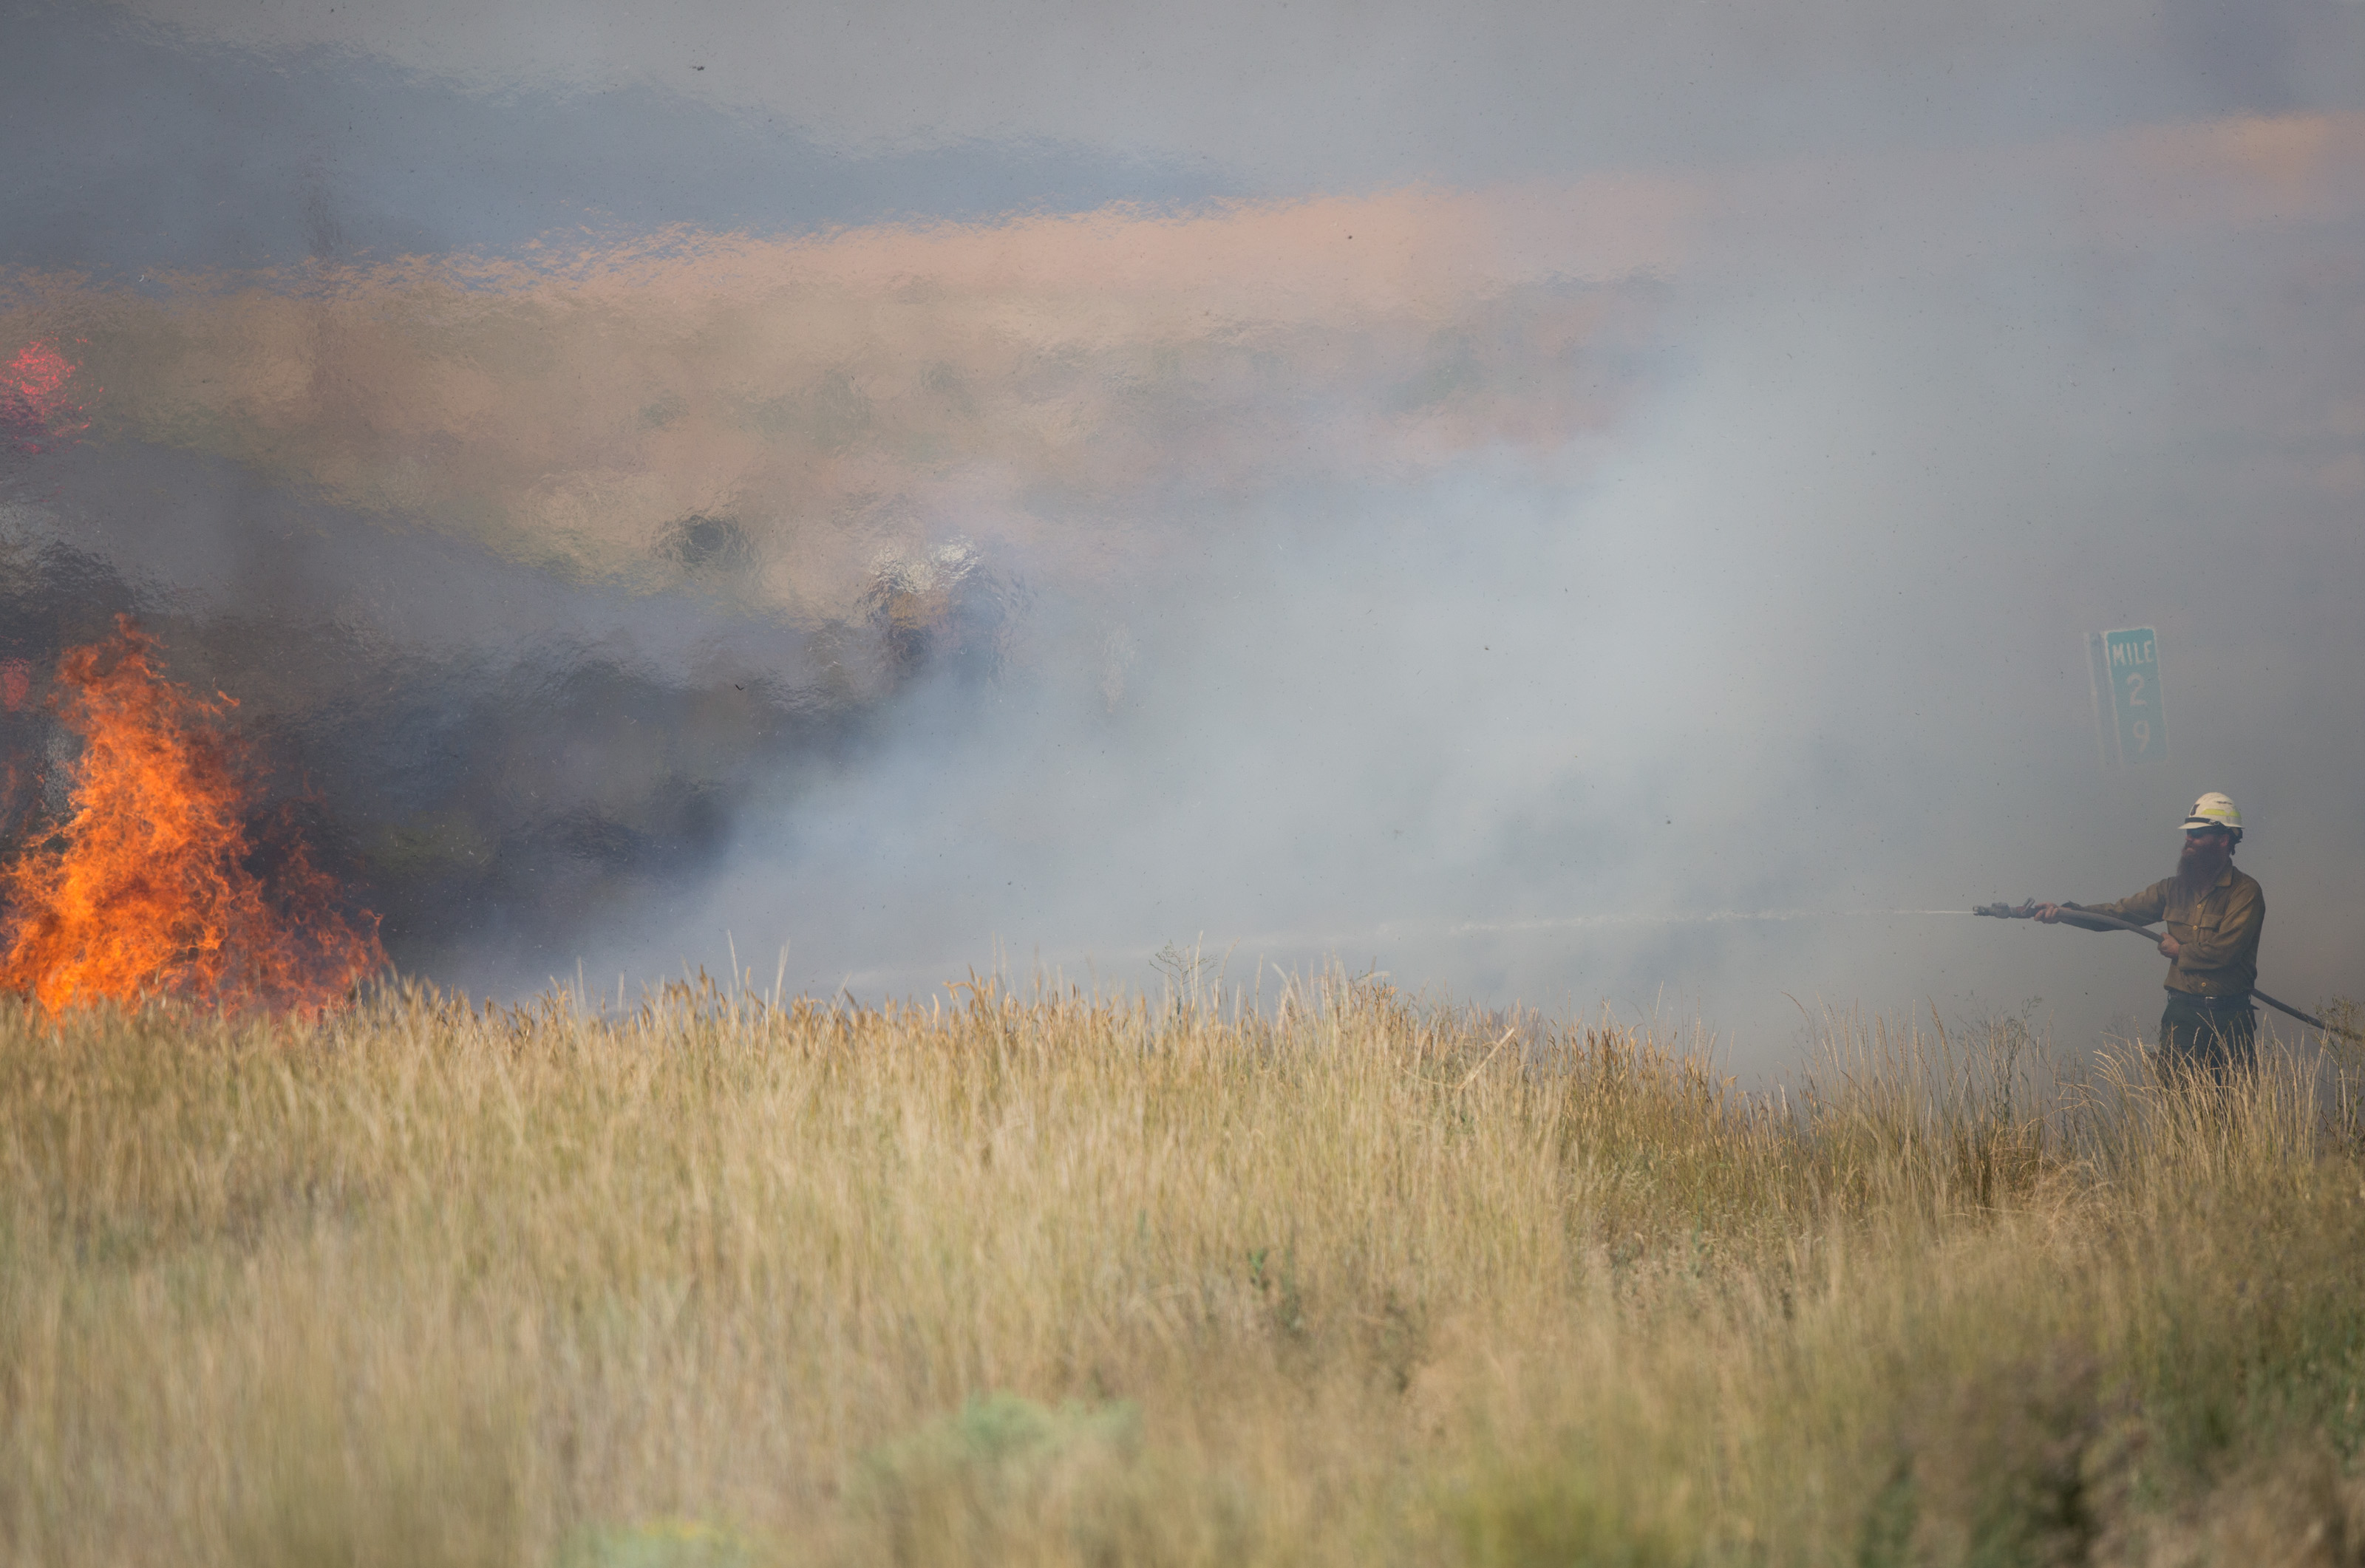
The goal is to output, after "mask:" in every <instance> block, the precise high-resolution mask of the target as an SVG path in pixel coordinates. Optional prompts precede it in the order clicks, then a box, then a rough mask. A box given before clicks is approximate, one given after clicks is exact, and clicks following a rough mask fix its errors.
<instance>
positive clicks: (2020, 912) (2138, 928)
mask: <svg viewBox="0 0 2365 1568" xmlns="http://www.w3.org/2000/svg"><path fill="white" fill-rule="evenodd" d="M2059 907H2060V910H2061V917H2060V918H2061V924H2064V925H2075V926H2078V927H2079V928H2081V929H2083V930H2087V931H2132V932H2134V933H2135V935H2138V936H2141V937H2145V938H2146V939H2147V940H2150V941H2153V942H2158V940H2159V933H2158V932H2157V931H2154V930H2153V929H2152V928H2151V927H2150V926H2148V925H2137V924H2135V922H2134V921H2132V920H2121V919H2120V918H2119V917H2118V916H2117V915H2115V914H2097V913H2094V912H2093V911H2091V910H2084V909H2079V907H2078V906H2077V905H2076V904H2074V903H2065V904H2062V905H2060V906H2059ZM1971 913H1973V914H1992V915H1994V916H1996V917H1997V918H1998V919H2000V920H2031V919H2034V918H2035V915H2036V901H2035V900H2034V899H2031V900H2030V901H2029V902H2026V903H2024V904H2022V905H2021V906H2020V907H2019V908H2018V909H2014V908H2012V905H2010V904H2008V903H1983V904H1981V905H1979V907H1978V908H1977V909H1975V910H1973V911H1971ZM2249 994H2250V995H2252V996H2254V997H2256V998H2258V999H2259V1001H2260V1002H2265V1003H2266V1004H2267V1005H2268V1006H2270V1007H2271V1008H2273V1009H2274V1010H2275V1011H2276V1012H2278V1013H2288V1014H2291V1015H2292V1017H2294V1018H2296V1019H2298V1020H2299V1021H2300V1022H2301V1023H2303V1024H2313V1025H2315V1026H2316V1027H2317V1028H2319V1029H2321V1030H2323V1031H2324V1032H2325V1033H2326V1034H2327V1035H2337V1034H2341V1033H2343V1031H2341V1030H2338V1029H2335V1028H2334V1027H2333V1026H2332V1025H2329V1024H2327V1023H2326V1022H2325V1021H2324V1020H2323V1019H2321V1018H2318V1017H2317V1016H2316V1015H2315V1014H2313V1013H2302V1012H2301V1011H2300V1010H2299V1009H2298V1008H2296V1007H2293V1006H2292V1004H2291V1003H2290V1002H2277V1001H2276V1000H2275V999H2274V998H2273V997H2271V996H2269V995H2268V994H2267V993H2266V992H2265V991H2260V990H2259V988H2258V987H2256V986H2252V987H2251V988H2250V991H2249Z"/></svg>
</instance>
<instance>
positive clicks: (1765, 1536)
mask: <svg viewBox="0 0 2365 1568" xmlns="http://www.w3.org/2000/svg"><path fill="white" fill-rule="evenodd" d="M2024 1044H2025V1041H2024V1038H2023V1036H2019V1035H2017V1034H2016V1033H2014V1032H2013V1031H2012V1030H2011V1029H2009V1028H2006V1029H2002V1030H2000V1031H1998V1032H1997V1033H1996V1034H1995V1035H1994V1036H1993V1037H1992V1038H1990V1039H1989V1040H1984V1041H1981V1042H1978V1043H1977V1044H1976V1045H1975V1046H1974V1047H1971V1048H1969V1049H1967V1050H1966V1049H1964V1048H1962V1044H1961V1042H1960V1041H1955V1042H1951V1043H1947V1042H1941V1041H1939V1040H1937V1039H1935V1038H1924V1037H1922V1036H1912V1035H1906V1036H1898V1035H1894V1034H1882V1033H1878V1032H1876V1033H1874V1034H1873V1035H1871V1036H1854V1035H1848V1034H1846V1033H1845V1032H1844V1031H1843V1032H1842V1033H1841V1034H1839V1035H1838V1036H1835V1037H1834V1039H1833V1041H1832V1042H1831V1047H1830V1052H1831V1054H1830V1062H1831V1068H1830V1070H1828V1071H1827V1072H1826V1073H1825V1074H1824V1075H1823V1076H1822V1078H1821V1081H1819V1082H1818V1083H1817V1084H1816V1085H1814V1086H1813V1087H1812V1088H1811V1089H1810V1092H1807V1093H1805V1094H1803V1095H1799V1096H1794V1097H1793V1098H1792V1100H1791V1102H1790V1103H1788V1104H1783V1103H1775V1104H1770V1105H1769V1104H1767V1103H1761V1102H1754V1101H1751V1100H1748V1099H1744V1098H1743V1097H1742V1096H1741V1095H1739V1094H1737V1093H1735V1092H1733V1091H1732V1088H1731V1086H1730V1085H1728V1084H1726V1083H1725V1082H1723V1081H1721V1080H1720V1079H1718V1078H1717V1077H1716V1075H1715V1074H1714V1073H1713V1072H1712V1071H1711V1070H1709V1068H1708V1067H1707V1066H1706V1065H1705V1064H1704V1063H1703V1062H1701V1061H1700V1060H1699V1059H1698V1058H1693V1057H1687V1056H1685V1055H1682V1054H1679V1053H1677V1052H1675V1051H1672V1050H1669V1049H1667V1048H1665V1047H1663V1046H1661V1045H1659V1044H1655V1043H1653V1042H1652V1041H1650V1040H1648V1039H1644V1038H1641V1037H1638V1036H1633V1035H1631V1034H1629V1033H1627V1032H1625V1031H1623V1030H1620V1029H1617V1028H1600V1029H1594V1028H1586V1029H1579V1028H1574V1027H1571V1028H1559V1027H1552V1026H1547V1025H1542V1024H1541V1023H1536V1022H1533V1021H1525V1022H1523V1021H1515V1020H1506V1019H1502V1018H1499V1017H1483V1016H1480V1015H1476V1014H1444V1013H1439V1012H1434V1011H1429V1010H1424V1009H1421V1008H1418V1007H1415V1006H1412V1005H1408V1004H1407V1003H1406V1002H1405V1001H1404V1000H1403V999H1401V998H1399V997H1397V996H1395V995H1394V994H1392V993H1391V992H1389V991H1386V990H1384V989H1378V988H1373V987H1370V986H1354V985H1350V984H1346V983H1344V982H1335V981H1334V982H1331V983H1328V984H1324V985H1319V986H1314V987H1309V988H1305V989H1301V990H1298V991H1294V992H1293V993H1292V994H1291V995H1290V996H1289V997H1288V998H1287V999H1286V1001H1285V1002H1284V1003H1283V1005H1282V1006H1281V1008H1280V1009H1279V1011H1278V1012H1277V1013H1268V1014H1266V1015H1264V1016H1262V1017H1259V1016H1255V1015H1243V1016H1235V1015H1234V1014H1232V1013H1231V1011H1230V1010H1229V1009H1227V1006H1225V1005H1223V1004H1221V1003H1220V1002H1208V1003H1205V1004H1199V1005H1185V1006H1182V1007H1177V1008H1172V1009H1160V1008H1156V1007H1151V1006H1149V1005H1145V1004H1140V1003H1131V1004H1112V1003H1103V1002H1092V1001H1088V1000H1083V999H1078V998H1073V997H1070V998H1054V999H1041V1000H1036V1001H1031V1002H1022V1001H1019V1000H1015V999H1013V998H1012V997H1009V996H1007V995H1004V994H1003V993H1002V992H1000V991H997V990H996V989H995V988H994V987H993V986H992V985H991V984H986V985H981V986H978V987H974V988H963V989H962V990H961V991H959V992H958V995H957V1000H956V1004H953V1005H947V1006H945V1007H942V1008H932V1009H886V1010H869V1009H860V1010H857V1009H853V1008H848V1007H831V1006H825V1005H817V1004H814V1003H812V1002H794V1003H791V1004H785V1005H780V1006H777V1007H775V1006H770V1005H766V1004H764V1003H762V1002H757V1001H755V1000H753V999H750V998H747V997H744V996H734V995H728V994H724V993H723V992H720V991H716V990H714V989H713V988H707V989H704V990H696V989H690V988H678V989H676V990H675V991H670V992H668V993H667V994H666V995H664V996H662V997H659V998H656V999H654V1000H653V1001H652V1002H650V1004H649V1005H647V1006H645V1007H644V1008H643V1009H641V1010H640V1011H639V1012H638V1013H636V1014H633V1015H630V1016H626V1017H622V1018H611V1019H603V1018H600V1017H598V1016H594V1015H591V1014H588V1013H586V1012H585V1011H583V1010H581V1009H579V1008H577V1007H576V1006H573V1005H571V1004H569V1003H568V1002H565V1001H563V1000H557V1001H553V1002H549V1003H546V1004H544V1005H542V1006H538V1007H535V1008H532V1009H527V1010H524V1011H511V1012H497V1011H482V1010H472V1009H470V1008H468V1007H466V1006H464V1005H459V1004H456V1003H453V1002H444V1001H439V1000H437V999H435V998H433V997H432V996H431V995H429V994H427V993H425V992H422V991H402V992H399V993H393V992H390V993H387V994H386V995H383V996H381V997H379V998H377V999H375V1001H372V1002H367V1003H365V1004H364V1006H362V1007H360V1008H359V1009H358V1010H356V1011H354V1012H352V1013H349V1014H342V1015H336V1016H331V1017H329V1018H326V1019H321V1020H316V1021H313V1022H309V1023H306V1022H301V1021H288V1020H281V1021H277V1022H272V1021H268V1020H263V1019H250V1020H249V1021H247V1022H244V1023H240V1022H236V1021H226V1020H224V1019H222V1018H221V1017H219V1015H214V1016H203V1015H198V1014H185V1013H174V1012H169V1011H165V1010H162V1009H151V1010H149V1011H146V1012H143V1013H139V1014H123V1013H119V1012H112V1011H99V1012H80V1011H76V1012H69V1013H67V1014H64V1015H62V1017H61V1018H60V1019H58V1020H56V1021H54V1022H52V1021H49V1020H46V1019H45V1018H44V1017H43V1016H42V1015H41V1014H38V1013H37V1012H35V1011H33V1010H31V1009H29V1008H27V1007H23V1006H21V1005H18V1004H16V1003H13V1002H10V1003H0V1170H5V1172H6V1180H5V1185H0V1249H5V1253H6V1268H5V1270H0V1542H5V1550H6V1555H7V1557H8V1558H9V1560H11V1561H16V1562H44V1563H54V1564H74V1563H99V1562H107V1563H115V1562H157V1561H173V1562H222V1563H231V1562H235V1563H239V1564H241V1565H242V1568H267V1565H270V1564H277V1563H290V1564H293V1563H297V1562H303V1563H314V1562H339V1563H352V1564H364V1565H366V1564H375V1563H387V1564H395V1563H401V1564H425V1563H454V1564H457V1563H488V1564H489V1563H536V1564H539V1563H550V1564H556V1565H593V1564H598V1565H611V1564H626V1563H631V1564H665V1563H716V1564H719V1563H757V1562H820V1563H841V1562H843V1563H857V1562H860V1563H869V1562H882V1563H883V1562H898V1563H913V1564H918V1563H928V1564H938V1563H963V1562H975V1563H984V1562H1096V1563H1108V1562H1128V1563H1130V1562H1340V1563H1348V1562H1352V1563H1367V1562H1423V1563H1427V1562H1470V1563H1478V1564H1512V1563H1531V1562H1532V1563H1546V1562H1552V1563H1564V1562H1624V1563H1655V1562H1667V1563H1678V1562H1727V1561H1747V1562H1801V1563H1805V1562H1834V1561H1841V1562H1850V1561H1852V1562H1866V1563H1882V1562H1900V1563H1901V1562H2082V1561H2101V1562H2187V1561H2192V1562H2198V1561H2205V1560H2240V1559H2245V1558H2247V1559H2248V1560H2253V1561H2259V1562H2326V1563H2333V1562H2353V1561H2355V1560H2356V1556H2357V1553H2358V1551H2359V1547H2360V1545H2365V1535H2360V1533H2359V1529H2360V1526H2365V1516H2360V1506H2361V1505H2365V1493H2360V1490H2359V1483H2358V1481H2357V1479H2356V1476H2355V1473H2354V1471H2353V1470H2352V1469H2351V1465H2352V1463H2353V1462H2354V1457H2355V1452H2356V1449H2357V1445H2358V1443H2359V1439H2360V1437H2365V1406H2360V1394H2361V1393H2365V1298H2361V1297H2360V1295H2359V1292H2358V1290H2357V1288H2356V1280H2357V1277H2358V1264H2359V1259H2360V1257H2365V1246H2360V1244H2365V1156H2360V1153H2359V1137H2358V1135H2359V1121H2358V1117H2357V1115H2356V1113H2355V1107H2354V1105H2353V1104H2352V1103H2351V1102H2350V1101H2349V1100H2348V1099H2347V1098H2346V1097H2345V1095H2346V1091H2345V1090H2344V1089H2342V1088H2339V1087H2337V1086H2335V1087H2332V1088H2329V1089H2327V1088H2325V1087H2323V1081H2320V1080H2319V1079H2318V1078H2317V1077H2314V1076H2310V1075H2307V1074H2303V1073H2302V1072H2300V1071H2298V1070H2296V1069H2294V1068H2292V1067H2290V1066H2288V1065H2285V1066H2282V1067H2278V1068H2277V1069H2275V1070H2271V1071H2270V1072H2268V1073H2267V1074H2265V1075H2264V1076H2263V1077H2262V1078H2261V1079H2260V1081H2259V1082H2258V1083H2256V1084H2255V1085H2251V1086H2248V1087H2246V1088H2244V1089H2242V1090H2240V1091H2237V1092H2231V1093H2211V1092H2202V1093H2199V1094H2194V1093H2190V1092H2162V1091H2160V1090H2158V1089H2156V1088H2153V1087H2151V1086H2149V1085H2147V1084H2146V1083H2144V1082H2142V1081H2138V1080H2135V1079H2131V1078H2129V1077H2128V1076H2127V1075H2126V1074H2124V1073H2120V1072H2118V1071H2116V1070H2113V1069H2112V1068H2111V1067H2110V1065H2109V1064H2108V1063H2104V1064H2103V1065H2102V1068H2101V1069H2099V1070H2097V1071H2095V1072H2094V1073H2092V1074H2090V1075H2088V1076H2086V1077H2082V1078H2080V1079H2078V1080H2077V1081H2050V1080H2046V1079H2043V1078H2042V1077H2041V1076H2040V1075H2038V1074H2036V1073H2034V1072H2033V1071H2032V1066H2033V1064H2031V1063H2030V1062H2029V1061H2028V1060H2027V1059H2026V1058H2025V1056H2024V1055H2023V1054H2021V1051H2022V1047H2023V1046H2024Z"/></svg>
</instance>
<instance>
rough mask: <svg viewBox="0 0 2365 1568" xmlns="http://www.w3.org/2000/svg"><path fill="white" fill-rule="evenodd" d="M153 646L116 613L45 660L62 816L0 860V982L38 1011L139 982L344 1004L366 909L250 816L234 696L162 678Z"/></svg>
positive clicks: (302, 851) (213, 1000)
mask: <svg viewBox="0 0 2365 1568" xmlns="http://www.w3.org/2000/svg"><path fill="white" fill-rule="evenodd" d="M159 653H160V649H159V645H158V644H157V642H156V639H155V638H153V637H151V636H150V635H149V634H148V633H145V632H143V631H141V630H140V627H139V626H138V625H137V624H136V623H134V622H132V620H131V619H130V617H129V616H118V617H117V622H116V630H115V634H114V635H113V636H111V637H107V638H104V639H102V640H100V641H99V642H96V643H93V644H88V645H86V646H84V647H78V648H71V649H68V650H67V651H66V654H65V656H64V657H63V658H62V660H61V661H60V663H59V666H58V687H59V692H60V700H59V707H60V711H61V716H62V720H63V722H64V723H65V725H66V727H67V728H68V729H69V730H70V731H72V732H73V734H75V735H76V736H78V737H79V739H80V741H81V745H82V754H81V756H80V757H79V758H78V759H77V760H76V761H75V762H74V763H73V766H72V767H71V769H70V772H71V775H72V794H71V801H72V803H71V807H70V810H69V811H68V812H67V813H66V815H65V817H64V820H62V821H61V822H57V823H48V824H44V828H43V830H40V831H37V832H36V833H35V834H34V835H33V839H32V842H30V843H29V844H28V845H26V846H22V847H21V848H20V849H19V850H18V851H17V854H16V855H15V856H13V857H11V858H9V859H8V860H7V861H6V862H5V863H0V991H16V992H19V993H21V994H24V995H27V996H29V997H31V998H32V999H33V1001H34V1002H36V1003H38V1004H39V1006H40V1007H41V1008H42V1009H43V1010H45V1011H47V1012H50V1013H51V1014H54V1013H57V1012H58V1011H60V1010H61V1009H63V1008H66V1007H69V1006H73V1005H74V1004H76V1003H88V1002H138V1001H140V1000H141V999H143V998H148V997H170V998H174V999H177V1000H181V1001H185V1002H194V1003H196V1005H198V1006H201V1007H209V1008H216V1009H227V1010H231V1011H238V1010H242V1009H249V1008H257V1007H262V1008H275V1009H280V1010H283V1011H295V1012H306V1013H308V1012H317V1011H318V1010H319V1009H320V1008H322V1007H325V1006H329V1005H332V1004H334V1003H336V1002H340V1001H342V999H343V998H344V996H345V995H346V994H347V993H348V991H350V990H351V988H352V986H353V982H354V981H356V980H360V979H362V978H364V977H365V976H368V975H372V974H375V972H377V971H378V970H379V969H383V968H385V966H386V952H385V949H384V948H383V947H382V946H380V945H379V942H378V936H377V923H376V921H375V918H373V917H370V916H368V915H359V916H356V915H354V914H353V913H351V912H349V911H348V910H347V908H346V907H345V904H346V901H345V897H344V894H343V890H342V889H341V888H340V887H339V885H338V883H337V881H336V879H334V878H332V877H331V876H330V875H329V874H328V873H326V872H325V871H323V870H321V869H320V868H319V867H318V866H316V865H315V864H314V863H313V861H312V858H311V855H310V852H309V850H308V847H307V846H305V844H304V843H303V842H302V840H301V839H300V838H297V837H296V836H294V835H292V834H286V833H285V832H282V833H280V834H277V835H276V836H278V837H279V838H280V839H281V840H282V842H279V843H276V844H273V843H269V842H266V838H267V836H269V835H264V834H257V833H256V832H255V831H254V830H253V828H252V823H251V820H250V819H251V818H252V814H253V812H254V810H255V805H256V793H257V791H256V786H255V784H254V781H253V780H252V778H251V777H250V770H249V768H248V767H247V766H246V760H245V758H244V757H243V756H241V751H240V748H239V745H238V744H237V741H236V739H235V737H234V736H232V735H231V734H229V733H228V732H226V731H225V730H224V729H222V728H221V726H220V725H219V721H220V720H221V719H222V718H223V716H224V712H225V710H226V709H227V708H229V707H231V706H235V703H234V701H233V700H231V699H230V698H228V697H224V698H222V699H221V700H220V702H219V703H212V702H207V701H205V700H201V699H199V698H196V697H194V696H192V695H191V694H190V693H189V691H188V690H187V689H185V687H182V686H179V685H176V684H175V683H174V682H173V681H171V680H168V679H166V678H165V677H164V673H163V664H162V660H161V658H160V657H159ZM20 680H21V677H20ZM0 695H6V694H5V693H0ZM21 705H22V696H21V693H20V694H18V695H17V698H16V700H12V701H11V702H10V703H9V706H10V707H12V708H13V707H18V706H21ZM11 766H12V771H13V765H11ZM258 859H263V860H267V861H268V862H269V863H270V865H269V871H268V874H267V875H266V874H265V873H264V872H263V870H262V869H259V868H258V867H257V865H256V862H257V860H258Z"/></svg>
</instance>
